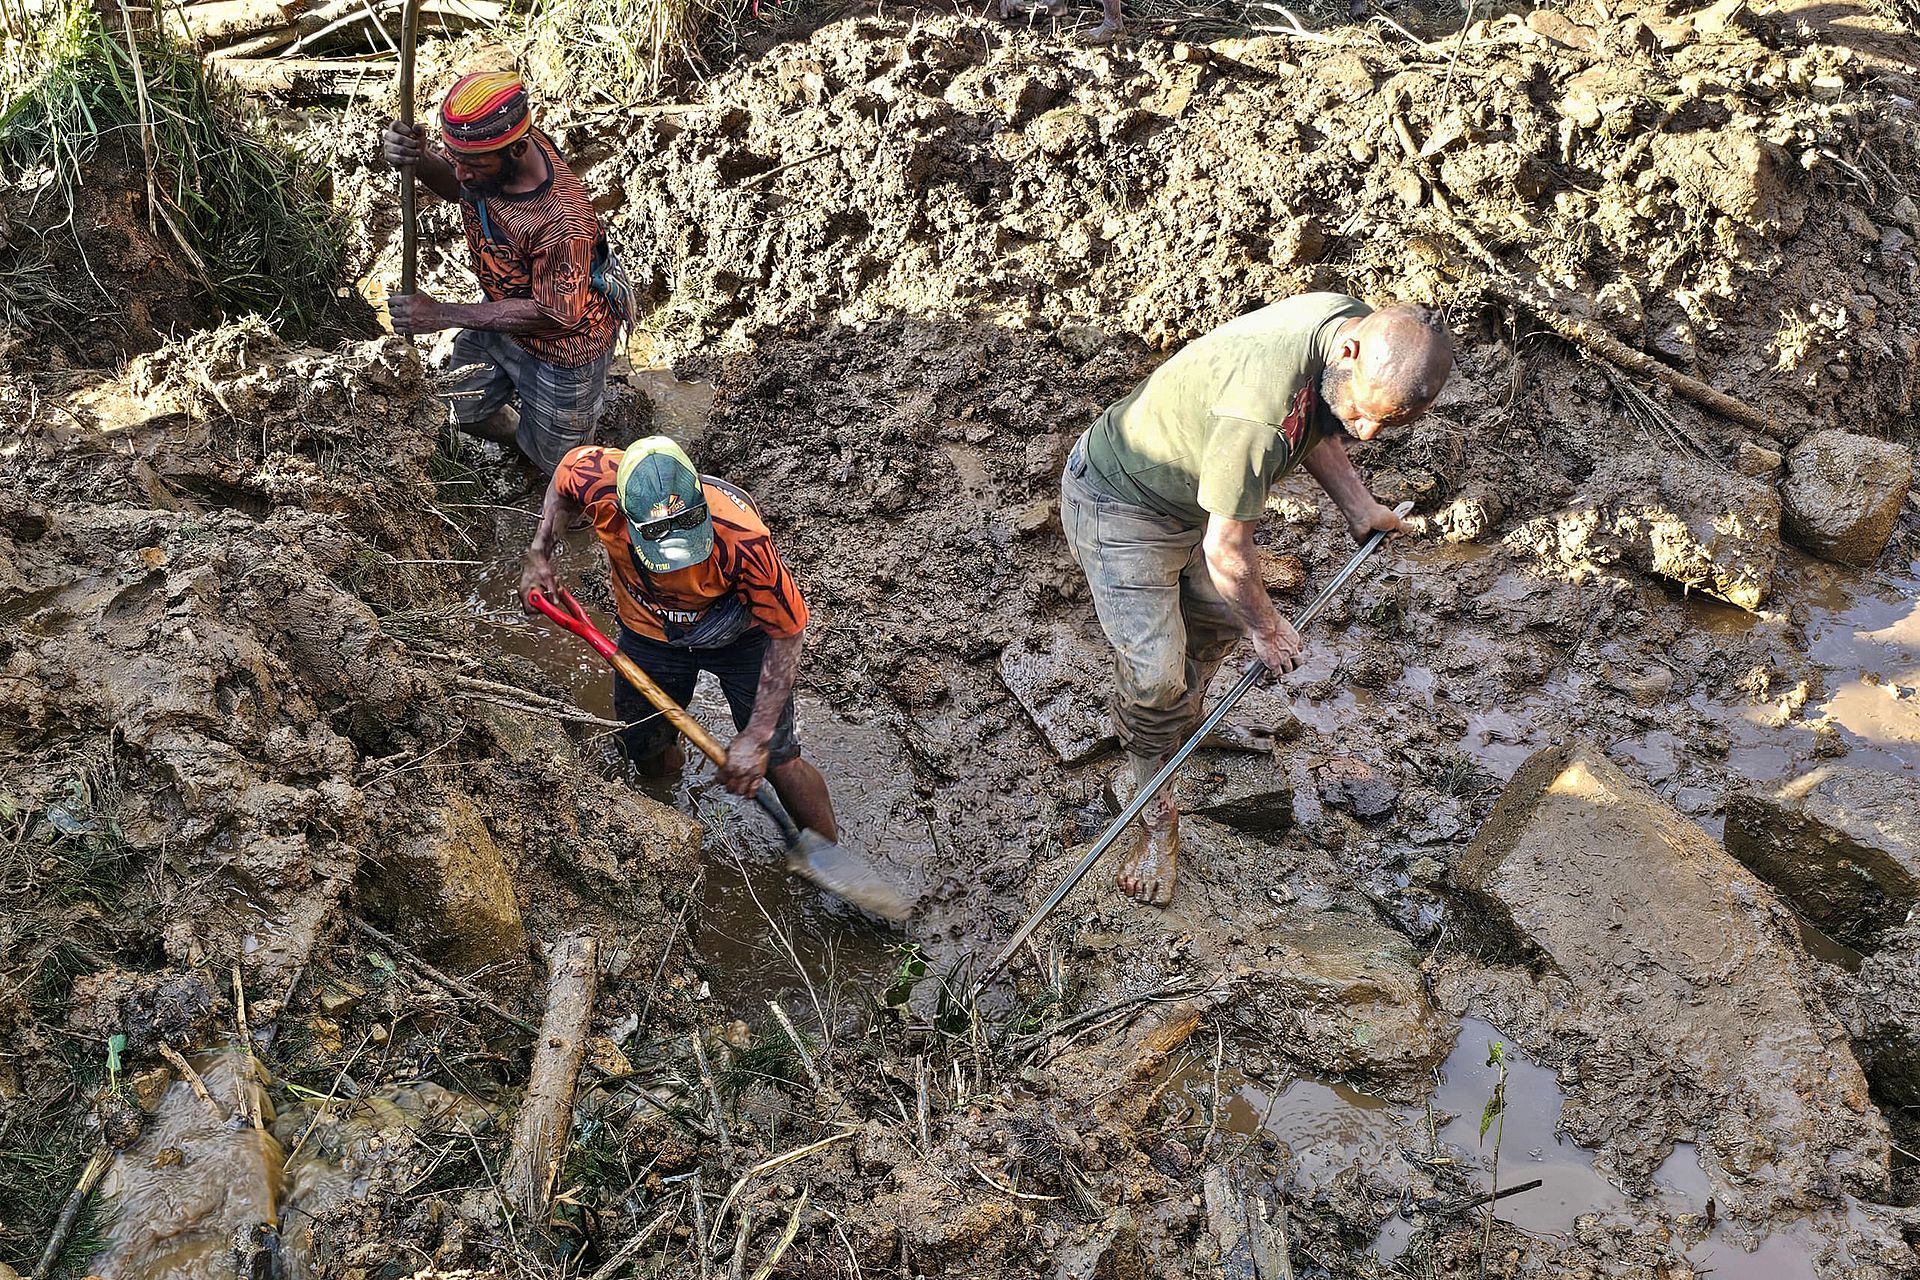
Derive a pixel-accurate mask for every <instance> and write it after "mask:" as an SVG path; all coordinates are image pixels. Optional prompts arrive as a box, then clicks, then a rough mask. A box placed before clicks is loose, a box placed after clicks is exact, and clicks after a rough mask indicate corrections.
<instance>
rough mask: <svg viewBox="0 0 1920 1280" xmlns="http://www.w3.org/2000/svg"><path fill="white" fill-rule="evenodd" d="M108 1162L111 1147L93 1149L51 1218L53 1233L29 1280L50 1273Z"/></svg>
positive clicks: (35, 1279)
mask: <svg viewBox="0 0 1920 1280" xmlns="http://www.w3.org/2000/svg"><path fill="white" fill-rule="evenodd" d="M112 1162H113V1149H112V1148H111V1147H108V1146H107V1145H106V1144H105V1143H102V1144H101V1145H100V1146H98V1147H95V1148H94V1151H93V1158H92V1159H90V1160H88V1161H87V1164H86V1167H85V1168H84V1169H82V1170H81V1171H80V1180H79V1181H78V1182H76V1183H75V1184H74V1186H73V1190H72V1191H70V1192H69V1193H68V1194H67V1201H66V1203H65V1204H63V1205H61V1206H60V1216H59V1217H58V1218H56V1219H54V1222H53V1232H52V1233H51V1234H50V1235H48V1237H47V1247H46V1248H45V1249H43V1250H42V1251H41V1253H40V1261H39V1262H37V1263H35V1264H34V1268H33V1280H46V1277H47V1275H48V1274H49V1273H51V1272H52V1270H53V1264H54V1263H56V1262H58V1261H59V1260H60V1254H61V1252H62V1251H63V1250H65V1249H66V1247H67V1241H68V1240H69V1239H71V1238H72V1236H73V1227H74V1224H75V1223H76V1222H78V1221H79V1220H80V1207H81V1206H82V1205H84V1204H86V1202H87V1197H88V1196H90V1195H92V1194H93V1189H94V1188H95V1187H96V1186H98V1185H99V1184H100V1178H101V1175H103V1174H105V1173H106V1171H107V1166H108V1165H109V1164H111V1163H112Z"/></svg>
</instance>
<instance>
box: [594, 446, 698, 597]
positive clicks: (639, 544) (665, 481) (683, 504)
mask: <svg viewBox="0 0 1920 1280" xmlns="http://www.w3.org/2000/svg"><path fill="white" fill-rule="evenodd" d="M614 486H615V489H616V491H617V492H618V493H619V495H620V510H621V511H622V512H624V513H625V515H626V517H627V532H628V533H630V534H631V535H632V537H633V549H634V552H635V554H636V555H638V556H639V557H640V563H641V564H644V565H645V566H646V567H647V569H648V570H649V571H650V572H653V573H672V572H673V571H674V570H676V569H685V568H688V567H690V566H692V565H696V564H701V563H703V562H704V561H705V560H706V558H707V557H708V556H710V555H712V554H713V520H712V519H711V517H710V516H709V514H708V512H707V495H706V492H705V490H704V489H702V488H701V485H700V473H699V472H698V471H696V470H694V467H693V461H692V460H691V459H690V458H688V457H687V455H686V452H685V451H684V450H682V449H681V448H680V446H679V445H677V444H675V443H674V442H673V441H671V440H669V439H668V438H667V437H665V436H648V437H647V438H646V439H644V440H635V441H634V442H633V443H632V444H630V445H628V446H627V447H626V449H625V451H623V452H622V454H621V456H620V468H619V470H618V471H616V472H615V473H614Z"/></svg>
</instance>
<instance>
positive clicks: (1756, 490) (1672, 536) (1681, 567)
mask: <svg viewBox="0 0 1920 1280" xmlns="http://www.w3.org/2000/svg"><path fill="white" fill-rule="evenodd" d="M1779 531H1780V501H1779V498H1778V497H1777V496H1776V495H1775V494H1774V492H1773V489H1772V487H1771V486H1769V485H1766V484H1763V483H1761V482H1760V481H1758V480H1754V479H1752V478H1751V477H1748V476H1740V475H1734V474H1732V473H1731V472H1728V471H1724V470H1722V469H1720V468H1718V467H1714V466H1710V465H1708V464H1707V463H1704V462H1699V461H1696V460H1694V459H1691V458H1686V457H1682V456H1679V455H1674V456H1671V457H1668V458H1666V459H1665V460H1664V461H1663V462H1660V463H1651V464H1650V462H1649V460H1648V459H1646V458H1643V457H1638V456H1635V455H1631V454H1628V455H1623V456H1620V457H1617V458H1613V459H1610V460H1608V461H1606V462H1603V463H1602V464H1600V465H1599V466H1598V467H1595V468H1594V471H1593V474H1592V475H1591V476H1589V477H1588V479H1587V483H1586V485H1585V486H1584V488H1583V490H1582V493H1581V497H1580V498H1579V500H1578V501H1577V502H1576V503H1575V504H1574V505H1573V506H1570V507H1568V508H1567V509H1566V510H1564V511H1561V512H1558V513H1556V514H1554V515H1550V516H1540V517H1538V518H1536V519H1533V520H1529V521H1528V522H1527V523H1526V524H1524V525H1522V526H1521V527H1520V528H1518V529H1516V530H1514V531H1513V532H1512V533H1510V534H1508V535H1507V537H1506V539H1505V542H1506V545H1507V547H1508V548H1509V549H1510V550H1513V551H1515V552H1518V553H1522V554H1531V555H1534V556H1536V557H1539V558H1542V559H1547V560H1553V561H1557V562H1559V563H1560V564H1563V565H1566V566H1570V567H1574V568H1585V567H1592V566H1602V565H1610V564H1616V563H1623V564H1627V565H1630V566H1632V567H1633V568H1635V569H1638V570H1639V571H1640V572H1642V573H1650V574H1653V575H1655V576H1657V577H1662V578H1666V579H1668V580H1669V581H1672V582H1675V583H1678V584H1679V585H1680V586H1682V587H1686V588H1688V589H1690V590H1700V591H1705V592H1707V593H1708V594H1710V595H1715V596H1718V597H1720V598H1721V599H1722V600H1725V601H1727V602H1728V603H1729V604H1735V605H1738V606H1740V607H1741V608H1742V609H1758V608H1759V607H1760V606H1761V605H1762V604H1763V603H1765V601H1766V598H1767V592H1768V589H1769V585H1770V583H1771V581H1772V578H1773V565H1774V561H1775V560H1776V559H1777V558H1778V552H1779V546H1778V541H1777V540H1778V537H1779Z"/></svg>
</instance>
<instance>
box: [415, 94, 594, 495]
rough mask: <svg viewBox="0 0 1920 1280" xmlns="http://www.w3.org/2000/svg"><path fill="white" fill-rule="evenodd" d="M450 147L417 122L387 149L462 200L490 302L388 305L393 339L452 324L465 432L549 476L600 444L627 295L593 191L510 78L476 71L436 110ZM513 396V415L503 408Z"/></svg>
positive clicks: (423, 297) (456, 402)
mask: <svg viewBox="0 0 1920 1280" xmlns="http://www.w3.org/2000/svg"><path fill="white" fill-rule="evenodd" d="M440 131H441V137H442V139H443V141H444V142H445V145H446V149H445V151H444V152H442V151H439V150H436V149H433V148H429V147H428V146H427V145H426V135H425V133H424V131H422V130H421V129H420V128H419V126H417V125H403V124H400V123H398V122H396V121H388V122H387V125H386V127H385V129H384V130H383V131H382V134H381V154H382V155H384V156H385V157H386V160H387V162H388V163H389V164H392V165H395V166H399V165H403V164H412V165H416V166H418V168H417V172H418V174H419V176H420V180H421V181H422V182H423V183H425V184H426V185H427V187H428V188H429V189H430V190H432V191H434V192H436V193H437V194H439V195H440V196H442V197H444V198H446V199H448V200H454V201H458V202H459V205H460V216H461V220H462V221H463V223H464V224H465V227H466V234H467V248H468V249H469V251H470V252H471V253H472V255H473V268H474V274H475V275H477V276H478V277H479V278H480V288H481V291H482V292H483V293H485V294H486V299H487V300H486V301H485V302H442V301H440V300H439V299H438V298H435V297H433V296H432V295H430V294H427V293H425V292H417V293H413V294H408V295H403V296H397V297H391V298H389V299H388V300H387V310H388V312H389V313H390V314H391V315H392V317H393V329H394V332H395V333H403V334H415V333H433V332H435V331H437V330H440V329H450V328H455V327H458V328H459V329H460V334H459V336H458V337H457V338H456V339H455V340H454V344H453V367H454V368H455V369H456V370H464V373H463V374H462V375H461V376H460V380H459V382H458V383H457V384H456V386H455V388H454V391H453V393H452V396H451V398H452V401H453V414H454V421H455V422H456V423H457V424H458V425H459V426H460V428H461V430H463V431H468V432H471V433H472V434H474V435H477V436H482V437H484V438H486V439H489V440H498V441H501V442H503V443H504V442H507V441H512V442H514V443H515V444H516V445H518V447H519V449H520V452H521V453H523V454H525V455H526V456H527V457H528V458H529V459H530V460H532V461H533V462H534V463H535V464H536V465H537V466H539V467H540V469H541V470H542V471H546V472H551V471H552V470H553V469H554V468H555V467H556V466H558V465H559V462H560V459H561V457H562V455H564V454H565V453H566V452H567V450H569V449H571V448H573V447H574V446H576V445H581V444H586V443H587V442H588V441H590V440H591V439H592V438H593V429H594V427H595V425H596V424H597V423H598V422H599V420H600V411H601V408H602V406H603V405H604V403H605V398H606V383H607V365H608V364H609V363H610V362H611V361H612V359H613V349H614V344H615V341H616V340H617V338H618V336H619V332H620V329H621V328H622V327H623V326H624V325H625V324H626V323H627V321H628V320H630V319H631V318H632V310H631V308H632V301H631V293H630V291H629V290H628V288H627V285H626V279H625V277H624V275H622V273H621V271H620V267H619V263H618V261H617V260H616V259H615V258H614V256H613V253H612V251H611V249H610V248H609V247H608V244H607V237H606V234H605V232H604V231H603V230H602V229H601V227H600V219H599V216H598V215H597V214H595V213H594V211H593V204H592V202H591V201H589V200H588V198H587V193H586V189H585V188H584V187H582V186H581V185H580V180H579V179H578V178H576V177H575V176H574V174H573V170H572V169H570V168H568V167H567V162H566V161H565V160H563V159H562V158H561V156H560V153H559V151H558V150H556V149H555V148H554V145H553V142H552V141H551V140H550V139H549V138H548V137H547V136H546V135H545V134H543V133H541V132H540V131H539V130H537V129H535V128H534V127H533V113H532V111H531V109H530V108H529V107H528V104H527V91H526V87H525V86H524V85H523V84H521V82H520V77H519V76H517V75H515V74H513V73H512V72H510V71H477V72H474V73H473V74H471V75H466V76H462V77H461V78H460V79H459V80H457V81H455V82H454V86H453V88H451V89H449V90H448V91H447V97H446V101H445V102H444V103H443V104H442V105H441V108H440ZM514 399H518V400H519V402H520V407H519V411H518V412H517V413H516V412H515V411H514V409H513V407H512V406H511V405H510V404H509V401H511V400H514Z"/></svg>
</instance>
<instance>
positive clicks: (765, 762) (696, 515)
mask: <svg viewBox="0 0 1920 1280" xmlns="http://www.w3.org/2000/svg"><path fill="white" fill-rule="evenodd" d="M583 511H584V512H585V513H586V514H587V516H588V518H589V519H591V520H592V521H593V527H594V531H595V532H596V533H598V534H599V536H600V545H601V547H602V549H603V550H605V551H606V553H607V563H608V566H609V567H610V568H611V569H612V571H613V575H612V576H613V597H614V605H615V608H616V611H617V613H618V614H619V617H620V634H619V644H620V651H621V652H622V653H624V654H626V655H627V656H628V657H629V658H632V659H633V660H634V661H635V662H636V663H638V664H639V666H640V669H641V670H642V671H645V672H646V673H647V675H649V676H650V677H652V679H653V681H654V683H655V684H658V685H659V686H660V687H661V689H663V690H664V691H665V692H666V694H667V696H668V697H670V698H672V699H673V700H674V701H675V702H678V703H679V704H680V705H681V706H683V707H684V706H686V705H687V702H688V700H689V699H691V698H692V697H693V687H694V684H695V682H696V681H698V680H699V678H700V673H701V672H702V671H710V672H712V673H713V675H714V676H715V677H716V678H717V679H718V680H719V682H720V691H721V692H722V693H723V694H725V695H726V698H727V706H728V708H729V709H730V710H731V711H732V712H733V723H734V727H735V728H736V729H737V730H739V733H738V735H737V736H736V737H735V738H734V740H733V742H732V744H731V745H730V746H729V747H728V748H727V761H726V764H725V765H723V766H722V767H721V769H720V780H721V781H722V782H723V783H725V784H726V786H727V789H728V790H730V791H733V792H735V793H736V794H739V795H752V794H753V791H754V789H755V788H756V787H758V786H759V785H760V780H761V778H763V777H764V778H766V779H767V780H769V781H770V782H772V783H773V789H774V790H775V791H777V792H779V794H780V800H781V803H783V804H785V805H786V807H787V812H788V813H791V814H792V815H793V820H794V821H795V822H797V823H799V824H800V825H801V826H802V827H804V828H806V829H808V830H811V831H816V832H818V833H819V834H821V835H822V836H825V837H826V838H827V839H828V840H838V839H839V838H840V832H839V827H838V826H837V825H836V824H835V822H834V817H833V803H832V801H831V800H830V799H829V798H828V796H827V784H826V780H825V779H824V778H822V777H821V776H820V771H819V770H818V769H816V768H814V767H813V765H812V764H811V763H809V762H808V761H806V760H803V759H801V758H800V742H799V739H798V738H797V737H795V735H794V728H793V681H794V676H795V675H796V674H797V673H798V671H799V669H800V650H801V648H802V645H803V643H804V640H805V637H806V630H807V602H806V600H805V599H803V598H802V597H801V595H800V588H799V586H798V584H796V583H795V582H794V580H793V575H792V574H791V573H789V572H788V571H787V566H786V563H785V561H783V560H781V558H780V553H779V552H778V551H777V550H775V549H774V545H773V538H772V536H771V535H770V534H769V533H768V532H767V526H766V522H765V521H764V520H762V519H761V518H760V508H759V507H758V506H756V505H755V504H754V501H753V499H752V497H750V496H749V495H748V494H747V492H746V491H745V490H743V489H739V488H736V487H735V486H733V485H731V484H728V483H727V482H726V481H725V480H720V479H717V478H715V477H713V476H703V475H701V474H699V473H698V472H697V471H695V470H694V467H693V463H692V462H691V461H690V460H689V459H688V458H687V455H686V454H685V453H684V452H682V451H681V449H680V446H679V445H677V444H675V443H674V442H673V441H671V440H669V439H667V438H666V437H665V436H649V437H647V438H646V439H644V440H636V441H634V442H633V443H632V444H631V445H629V446H627V448H625V449H602V448H582V449H575V450H573V451H572V452H571V453H569V454H567V456H566V457H565V458H563V459H562V460H561V462H560V467H559V469H558V470H556V471H555V472H554V473H553V481H552V483H550V484H549V485H548V486H547V497H546V502H545V503H544V504H543V505H542V507H541V510H540V526H539V528H537V529H536V530H535V531H534V535H533V543H532V545H531V546H529V547H528V548H527V560H526V569H525V571H524V572H523V573H522V574H521V578H520V593H521V595H522V597H525V595H526V594H527V593H528V592H529V591H532V590H534V589H536V588H537V589H538V590H539V591H540V592H541V593H542V594H545V595H548V596H552V595H554V594H555V593H556V591H557V589H558V586H559V583H558V581H557V579H556V578H555V576H554V571H553V549H554V545H555V540H556V539H557V538H558V537H559V533H560V530H561V529H563V528H564V527H566V524H567V523H568V522H570V521H571V520H572V519H573V517H575V516H576V515H578V514H580V513H581V512H583ZM613 714H614V715H615V716H616V717H617V718H619V719H621V720H624V721H627V722H628V727H627V728H626V729H623V730H622V731H621V733H620V744H621V747H622V748H623V749H624V750H625V751H626V753H627V756H628V758H629V759H631V760H633V761H634V762H635V763H636V765H637V766H638V767H639V769H640V771H641V772H642V773H647V774H651V775H654V776H662V775H664V776H668V777H673V776H678V774H679V772H680V767H681V764H682V763H683V759H682V751H681V747H680V740H679V736H678V734H676V733H675V732H674V728H673V726H672V725H670V724H668V723H667V722H666V720H665V718H664V717H661V716H658V715H655V714H654V713H653V708H652V707H650V706H649V705H648V704H647V702H646V700H645V698H644V697H643V696H642V695H641V693H640V691H639V690H637V689H635V688H633V687H632V686H631V685H629V684H628V683H627V682H626V681H625V680H623V679H621V678H620V677H619V676H618V675H617V674H616V675H615V676H614V682H613Z"/></svg>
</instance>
